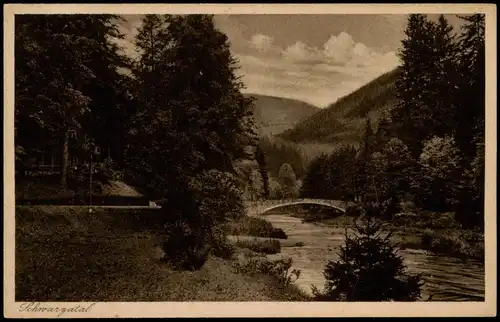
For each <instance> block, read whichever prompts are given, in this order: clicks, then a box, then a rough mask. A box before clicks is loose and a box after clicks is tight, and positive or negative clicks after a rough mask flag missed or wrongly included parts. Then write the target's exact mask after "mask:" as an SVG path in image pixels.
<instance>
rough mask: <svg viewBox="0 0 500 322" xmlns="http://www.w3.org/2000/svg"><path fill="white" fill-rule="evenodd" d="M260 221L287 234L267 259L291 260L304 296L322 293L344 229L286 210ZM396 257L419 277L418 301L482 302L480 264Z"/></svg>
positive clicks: (419, 255) (414, 253)
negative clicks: (307, 220)
mask: <svg viewBox="0 0 500 322" xmlns="http://www.w3.org/2000/svg"><path fill="white" fill-rule="evenodd" d="M263 218H265V219H266V220H267V221H269V222H270V223H271V224H272V225H273V226H274V227H276V228H281V229H283V230H284V231H285V233H286V234H287V235H288V239H287V240H286V244H287V246H286V247H285V246H284V245H282V247H281V252H280V253H278V254H272V255H267V257H268V258H269V259H272V260H275V259H280V258H291V259H292V260H293V268H295V269H299V270H300V271H301V274H300V278H299V279H298V280H297V281H296V282H295V284H296V285H297V286H299V287H300V288H301V289H302V290H304V291H305V292H308V294H311V293H312V292H311V285H313V286H315V287H317V288H318V289H320V290H322V289H323V288H324V285H325V277H324V275H323V273H324V270H325V267H326V265H327V264H328V263H329V262H331V261H337V260H339V249H340V247H341V246H342V245H344V244H345V239H344V233H345V229H344V228H342V227H339V228H335V227H331V226H328V225H323V224H316V223H307V222H303V221H302V220H301V219H299V218H297V217H294V216H292V215H291V213H290V211H288V212H286V213H285V212H281V213H278V212H277V211H276V212H274V213H272V214H271V213H269V214H266V215H265V216H263ZM239 238H241V237H239ZM283 242H284V241H283ZM298 242H303V243H304V245H303V246H301V247H293V246H292V247H291V245H293V244H294V243H298ZM283 244H285V243H283ZM399 255H400V256H401V257H402V258H403V259H404V265H405V266H406V271H407V272H408V273H410V274H421V276H422V281H423V282H424V283H425V284H424V285H423V287H422V294H421V295H422V296H421V299H420V300H422V301H426V300H427V299H428V298H429V297H431V296H432V301H484V295H485V293H484V292H485V280H484V278H485V275H484V273H485V272H484V271H485V267H484V264H481V263H480V262H477V261H473V260H469V261H463V260H459V259H456V258H452V257H448V256H436V255H434V254H432V253H431V252H429V251H423V250H415V249H410V248H407V249H401V250H400V251H399Z"/></svg>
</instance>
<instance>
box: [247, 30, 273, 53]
mask: <svg viewBox="0 0 500 322" xmlns="http://www.w3.org/2000/svg"><path fill="white" fill-rule="evenodd" d="M273 41H274V38H273V37H270V36H266V35H262V34H257V35H254V36H252V39H251V41H250V44H251V46H252V48H254V49H256V50H258V51H260V52H268V51H269V50H271V49H272V48H273Z"/></svg>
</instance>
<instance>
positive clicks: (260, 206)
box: [245, 199, 346, 216]
mask: <svg viewBox="0 0 500 322" xmlns="http://www.w3.org/2000/svg"><path fill="white" fill-rule="evenodd" d="M293 205H318V206H324V207H330V208H333V209H336V210H339V211H341V212H345V208H346V204H345V202H344V201H341V200H329V199H284V200H258V201H247V202H245V208H246V212H247V215H248V216H260V215H262V214H264V213H266V212H267V211H270V210H273V209H277V208H280V207H286V206H293Z"/></svg>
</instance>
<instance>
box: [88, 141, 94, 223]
mask: <svg viewBox="0 0 500 322" xmlns="http://www.w3.org/2000/svg"><path fill="white" fill-rule="evenodd" d="M93 152H94V151H91V152H90V161H89V213H91V212H92V153H93Z"/></svg>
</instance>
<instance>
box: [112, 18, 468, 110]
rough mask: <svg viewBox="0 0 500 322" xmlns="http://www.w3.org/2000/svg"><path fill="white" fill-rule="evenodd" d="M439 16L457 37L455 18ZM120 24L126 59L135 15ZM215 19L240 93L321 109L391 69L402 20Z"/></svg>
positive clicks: (395, 61)
mask: <svg viewBox="0 0 500 322" xmlns="http://www.w3.org/2000/svg"><path fill="white" fill-rule="evenodd" d="M445 16H446V18H447V19H448V21H449V22H450V24H451V25H452V26H454V27H455V31H458V28H459V19H458V18H456V17H455V16H454V15H445ZM123 18H124V19H125V21H124V22H122V23H121V29H122V30H121V31H122V32H123V33H124V34H125V36H126V37H125V39H124V40H121V41H120V45H122V48H123V49H124V50H125V52H127V53H128V54H129V55H130V56H132V57H133V56H136V55H137V53H136V52H135V48H134V46H133V44H132V43H133V38H134V36H135V35H136V33H137V29H138V28H140V26H141V16H140V15H125V16H123ZM430 18H431V19H434V18H436V16H431V17H430ZM214 21H215V26H216V27H217V28H218V29H219V30H220V31H222V32H224V33H225V34H226V35H227V37H228V40H229V42H230V44H231V51H232V54H233V56H234V57H235V58H236V59H237V60H238V65H239V66H240V68H239V69H238V71H237V73H238V74H239V75H240V76H241V77H242V81H243V83H244V85H245V87H246V88H245V89H244V90H243V91H244V92H247V93H255V94H263V95H272V96H280V97H286V98H293V99H298V100H302V101H305V102H308V103H310V104H313V105H316V106H318V107H325V106H327V105H329V104H331V103H333V102H335V101H336V100H338V99H339V98H341V97H342V96H345V95H347V94H349V93H351V92H353V91H355V90H356V89H358V88H359V87H361V86H363V85H364V84H366V83H368V82H370V81H371V80H373V79H375V78H377V77H378V76H380V75H382V74H384V73H386V72H389V71H391V70H392V69H394V68H395V67H397V66H398V64H399V58H398V56H397V52H398V49H399V47H400V44H401V40H402V39H404V37H405V34H404V30H405V28H406V22H407V16H406V15H395V14H391V15H366V14H364V15H353V14H345V15H341V14H324V15H304V14H301V15H215V18H214Z"/></svg>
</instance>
